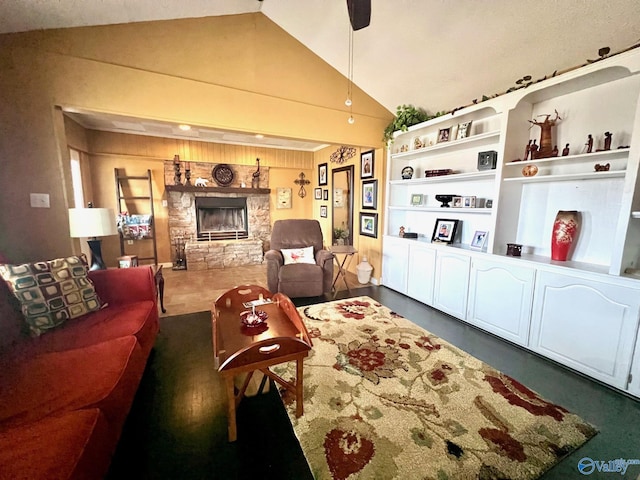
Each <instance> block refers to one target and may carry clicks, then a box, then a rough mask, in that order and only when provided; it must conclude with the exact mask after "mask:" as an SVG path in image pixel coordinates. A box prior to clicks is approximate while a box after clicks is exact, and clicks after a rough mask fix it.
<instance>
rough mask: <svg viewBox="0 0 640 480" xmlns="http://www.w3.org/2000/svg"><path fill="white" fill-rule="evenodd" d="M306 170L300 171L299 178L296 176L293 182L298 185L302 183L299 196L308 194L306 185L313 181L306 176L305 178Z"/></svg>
mask: <svg viewBox="0 0 640 480" xmlns="http://www.w3.org/2000/svg"><path fill="white" fill-rule="evenodd" d="M304 177H305V175H304V172H300V175H298V178H296V179H295V180H294V181H293V183H295V184H296V185H300V190H298V196H299V197H300V198H304V197H306V196H307V191H306V190H305V189H304V186H305V185H309V184H310V183H311V182H310V181H309V180H307V179H306V178H304Z"/></svg>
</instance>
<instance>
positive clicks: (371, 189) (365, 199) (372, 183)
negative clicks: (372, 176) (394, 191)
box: [362, 180, 378, 210]
mask: <svg viewBox="0 0 640 480" xmlns="http://www.w3.org/2000/svg"><path fill="white" fill-rule="evenodd" d="M362 208H367V209H371V210H375V209H376V208H378V180H366V181H364V182H362Z"/></svg>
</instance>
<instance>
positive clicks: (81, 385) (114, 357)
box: [0, 256, 158, 480]
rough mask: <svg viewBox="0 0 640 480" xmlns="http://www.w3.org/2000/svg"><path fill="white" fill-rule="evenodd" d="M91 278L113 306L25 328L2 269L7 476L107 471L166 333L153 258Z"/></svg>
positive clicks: (1, 471) (1, 433)
mask: <svg viewBox="0 0 640 480" xmlns="http://www.w3.org/2000/svg"><path fill="white" fill-rule="evenodd" d="M1 260H2V258H1V256H0V261H1ZM89 278H90V279H91V280H92V281H93V283H94V285H95V288H96V291H97V293H98V295H99V296H100V298H101V299H102V300H103V301H104V302H106V303H107V306H106V307H104V308H102V309H101V310H99V311H96V312H92V313H89V314H87V315H84V316H82V317H79V318H75V319H72V320H68V321H66V322H65V323H64V324H62V325H61V326H59V327H57V328H55V329H53V330H52V331H49V332H46V333H44V334H42V335H41V336H39V337H29V336H26V335H24V334H21V329H22V327H23V323H24V320H23V318H22V315H21V313H20V312H19V310H18V309H17V308H16V305H15V302H14V298H13V296H12V294H11V293H10V292H9V289H8V288H7V285H6V284H5V283H4V282H3V281H2V279H1V278H0V479H3V480H4V479H12V480H15V479H29V480H34V479H47V480H52V479H71V478H73V479H94V478H102V477H104V476H105V475H106V473H107V471H108V468H109V464H110V462H111V458H112V455H113V453H114V451H115V447H116V445H117V442H118V439H119V437H120V433H121V430H122V426H123V424H124V422H125V419H126V417H127V413H128V412H129V409H130V407H131V403H132V401H133V398H134V396H135V393H136V390H137V387H138V384H139V382H140V379H141V377H142V374H143V372H144V368H145V365H146V362H147V358H148V356H149V354H150V352H151V348H152V347H153V343H154V341H155V337H156V335H157V333H158V309H157V304H156V291H155V283H154V279H153V275H152V272H151V269H150V268H149V267H136V268H127V269H112V270H100V271H94V272H89Z"/></svg>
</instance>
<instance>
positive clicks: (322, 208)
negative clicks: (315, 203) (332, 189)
mask: <svg viewBox="0 0 640 480" xmlns="http://www.w3.org/2000/svg"><path fill="white" fill-rule="evenodd" d="M327 210H328V209H327V206H326V205H320V218H327Z"/></svg>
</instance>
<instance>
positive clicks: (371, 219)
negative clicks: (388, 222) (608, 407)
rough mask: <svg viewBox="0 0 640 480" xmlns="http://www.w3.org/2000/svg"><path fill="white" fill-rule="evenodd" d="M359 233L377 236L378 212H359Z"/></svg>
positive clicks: (366, 235)
mask: <svg viewBox="0 0 640 480" xmlns="http://www.w3.org/2000/svg"><path fill="white" fill-rule="evenodd" d="M360 235H364V236H365V237H373V238H378V214H377V213H366V212H360Z"/></svg>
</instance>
